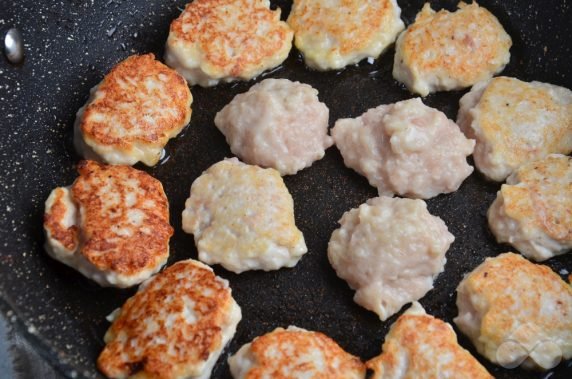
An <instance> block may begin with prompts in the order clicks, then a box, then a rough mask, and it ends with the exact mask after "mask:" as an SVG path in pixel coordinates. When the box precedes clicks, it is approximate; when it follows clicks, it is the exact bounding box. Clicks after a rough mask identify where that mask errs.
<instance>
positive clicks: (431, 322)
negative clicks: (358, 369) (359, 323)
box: [367, 302, 493, 379]
mask: <svg viewBox="0 0 572 379" xmlns="http://www.w3.org/2000/svg"><path fill="white" fill-rule="evenodd" d="M367 367H368V368H369V369H371V370H373V371H374V374H373V376H372V377H371V379H390V378H400V379H421V378H423V379H430V378H433V379H435V378H456V379H462V378H465V379H477V378H478V379H492V378H493V377H492V376H491V374H489V373H488V372H487V370H486V369H485V368H484V367H483V366H482V365H481V364H480V363H479V361H477V360H476V359H475V357H473V356H472V355H471V354H470V353H469V352H468V351H467V350H465V349H463V348H462V347H461V346H460V345H459V344H458V343H457V336H456V334H455V332H454V331H453V328H452V327H451V325H449V324H447V323H446V322H444V321H442V320H439V319H438V318H435V317H433V316H431V315H428V314H427V313H425V310H424V309H423V307H421V305H420V304H419V303H417V302H414V303H413V305H412V306H411V308H409V309H408V310H407V311H406V312H405V313H404V314H403V315H401V316H400V317H399V318H398V319H397V321H395V323H394V324H393V325H391V329H390V330H389V333H388V334H387V336H386V337H385V342H384V343H383V353H382V354H381V355H379V356H377V357H375V358H372V359H371V360H369V361H368V362H367Z"/></svg>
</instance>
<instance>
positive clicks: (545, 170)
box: [488, 154, 572, 261]
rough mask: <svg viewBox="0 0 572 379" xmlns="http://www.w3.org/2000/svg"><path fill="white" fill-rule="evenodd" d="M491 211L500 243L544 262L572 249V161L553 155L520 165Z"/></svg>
mask: <svg viewBox="0 0 572 379" xmlns="http://www.w3.org/2000/svg"><path fill="white" fill-rule="evenodd" d="M506 183H507V184H503V185H502V187H501V190H500V191H499V192H498V193H497V198H496V200H495V201H494V202H493V204H492V205H491V207H490V209H489V211H488V219H489V226H490V228H491V230H492V232H493V234H494V235H495V236H496V238H497V241H498V242H508V243H510V244H511V245H512V246H514V247H515V248H517V249H518V251H520V252H521V253H522V254H523V255H525V256H526V257H528V258H531V259H534V260H536V261H544V260H546V259H549V258H552V257H554V256H556V255H560V254H564V253H566V252H567V251H570V250H571V249H572V158H570V157H568V156H565V155H560V154H551V155H549V156H548V157H546V158H544V159H542V160H539V161H534V162H530V163H527V164H525V165H522V166H520V168H519V169H518V170H517V171H515V172H514V173H513V174H512V175H511V176H509V177H508V179H507V181H506Z"/></svg>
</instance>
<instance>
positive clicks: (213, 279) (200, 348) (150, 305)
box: [97, 259, 242, 379]
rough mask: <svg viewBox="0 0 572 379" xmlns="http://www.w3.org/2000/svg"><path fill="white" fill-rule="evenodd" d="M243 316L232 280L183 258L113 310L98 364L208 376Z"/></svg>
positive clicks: (111, 369)
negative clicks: (229, 283)
mask: <svg viewBox="0 0 572 379" xmlns="http://www.w3.org/2000/svg"><path fill="white" fill-rule="evenodd" d="M241 317H242V316H241V311H240V307H239V306H238V304H236V302H235V301H234V299H233V298H232V293H231V290H230V288H229V286H228V282H227V281H226V280H224V279H221V278H219V277H218V276H215V274H214V273H213V271H212V269H211V268H210V267H208V266H206V265H204V264H202V263H200V262H197V261H194V260H192V259H189V260H186V261H180V262H177V263H175V264H174V265H172V266H170V267H169V268H167V269H166V270H165V271H163V272H161V273H159V274H157V275H156V276H154V277H152V278H151V279H149V280H148V281H146V282H145V283H143V284H142V285H141V287H139V290H138V291H137V293H136V294H135V295H134V296H133V297H131V298H129V299H127V301H126V302H125V304H124V305H123V306H122V307H121V309H118V310H116V311H115V312H114V313H113V314H112V315H111V318H112V322H113V323H112V325H111V327H110V328H109V329H108V330H107V333H106V334H105V337H104V340H105V343H106V345H105V348H104V349H103V351H102V352H101V354H100V356H99V359H98V360H97V366H98V368H99V369H100V370H101V372H103V373H104V374H105V375H106V376H107V377H109V378H127V377H130V378H132V377H137V378H160V379H208V378H210V375H211V370H212V368H213V366H214V364H215V363H216V361H217V359H218V357H219V356H220V353H221V351H222V349H223V348H224V347H225V346H226V344H227V343H228V342H229V341H230V340H231V339H232V337H233V336H234V333H235V331H236V326H237V324H238V322H239V321H240V319H241Z"/></svg>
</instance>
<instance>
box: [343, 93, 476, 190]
mask: <svg viewBox="0 0 572 379" xmlns="http://www.w3.org/2000/svg"><path fill="white" fill-rule="evenodd" d="M332 136H333V137H334V141H335V143H336V146H337V147H338V149H340V152H341V153H342V156H343V158H344V163H345V164H346V166H348V167H350V168H352V169H354V170H356V171H357V172H358V173H360V174H361V175H364V176H365V177H366V178H367V179H368V181H369V183H370V184H371V185H372V186H374V187H377V189H378V191H379V194H380V195H387V196H391V195H394V194H398V195H401V196H407V197H414V198H422V199H428V198H431V197H434V196H437V195H439V194H441V193H449V192H454V191H456V190H457V189H458V188H459V186H460V185H461V183H462V182H463V181H464V180H465V179H466V178H467V177H468V176H469V175H470V174H471V173H472V172H473V167H472V166H470V165H469V164H468V163H467V160H466V158H467V156H469V155H471V154H472V152H473V148H474V146H475V141H474V140H471V139H467V138H466V137H465V136H464V135H463V133H461V131H460V130H459V127H458V126H457V125H456V124H455V123H454V122H453V121H451V120H449V119H448V118H447V116H445V114H444V113H442V112H440V111H438V110H436V109H433V108H430V107H428V106H426V105H424V104H423V102H422V101H421V99H419V98H415V99H410V100H405V101H400V102H397V103H395V104H389V105H380V106H379V107H377V108H373V109H370V110H368V111H367V112H366V113H364V114H363V115H361V116H360V117H357V118H355V119H341V120H338V121H337V122H336V124H335V126H334V128H333V129H332Z"/></svg>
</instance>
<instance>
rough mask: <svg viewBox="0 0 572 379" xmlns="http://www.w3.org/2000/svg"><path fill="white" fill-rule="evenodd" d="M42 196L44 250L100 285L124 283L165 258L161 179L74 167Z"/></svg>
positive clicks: (125, 170)
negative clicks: (72, 176) (68, 180)
mask: <svg viewBox="0 0 572 379" xmlns="http://www.w3.org/2000/svg"><path fill="white" fill-rule="evenodd" d="M78 171H79V178H77V179H76V181H75V182H74V183H73V184H72V185H71V186H70V187H58V188H56V189H54V190H53V191H52V192H51V194H50V196H49V197H48V199H47V200H46V208H45V214H44V230H45V232H46V245H45V247H46V251H47V252H48V254H50V256H52V257H53V258H55V259H57V260H59V261H61V262H63V263H65V264H66V265H68V266H71V267H73V268H75V269H77V270H78V271H79V272H81V273H82V274H83V275H85V276H86V277H88V278H90V279H92V280H94V281H95V282H97V283H99V284H100V285H102V286H115V287H130V286H133V285H135V284H139V283H141V282H142V281H144V280H145V279H147V278H149V277H150V276H151V275H152V274H154V273H155V272H157V271H158V270H159V269H160V268H161V266H163V265H164V264H165V262H166V261H167V258H168V257H169V239H170V238H171V236H172V235H173V228H172V227H171V226H170V225H169V203H168V202H167V197H166V196H165V192H164V191H163V186H162V185H161V183H160V182H159V181H158V180H157V179H155V178H153V177H151V176H150V175H149V174H147V173H145V172H143V171H139V170H136V169H134V168H132V167H130V166H108V165H102V164H99V163H96V162H93V161H83V162H80V164H79V165H78Z"/></svg>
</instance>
